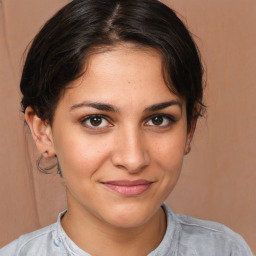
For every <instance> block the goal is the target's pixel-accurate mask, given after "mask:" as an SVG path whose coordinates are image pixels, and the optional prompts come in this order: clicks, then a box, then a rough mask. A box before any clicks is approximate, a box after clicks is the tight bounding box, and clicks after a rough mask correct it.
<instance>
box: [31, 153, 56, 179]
mask: <svg viewBox="0 0 256 256" xmlns="http://www.w3.org/2000/svg"><path fill="white" fill-rule="evenodd" d="M43 157H44V156H43V155H42V154H41V155H40V157H39V158H38V159H37V161H36V167H37V169H38V170H39V171H40V172H42V173H44V174H52V173H53V171H52V172H49V171H50V170H51V169H53V168H54V167H56V166H57V173H58V174H60V175H61V170H60V168H59V162H58V159H57V157H56V156H55V158H56V160H57V162H56V163H55V164H52V165H50V166H48V167H41V166H40V162H41V160H42V159H43Z"/></svg>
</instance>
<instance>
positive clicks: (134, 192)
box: [104, 183, 152, 196]
mask: <svg viewBox="0 0 256 256" xmlns="http://www.w3.org/2000/svg"><path fill="white" fill-rule="evenodd" d="M151 184H152V183H149V184H140V185H131V186H123V185H115V184H106V183H105V184H104V186H106V187H107V188H109V189H111V190H113V191H115V192H117V193H118V194H121V195H123V196H138V195H141V194H143V193H144V192H146V191H147V190H148V189H149V187H150V186H151Z"/></svg>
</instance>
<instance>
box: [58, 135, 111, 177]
mask: <svg viewBox="0 0 256 256" xmlns="http://www.w3.org/2000/svg"><path fill="white" fill-rule="evenodd" d="M77 134H78V133H77ZM99 137H100V136H99ZM99 137H97V136H93V135H92V136H84V135H82V134H81V133H80V135H73V136H72V135H69V137H67V136H65V134H59V135H58V136H57V137H56V139H55V148H56V153H57V157H58V160H59V163H60V166H61V170H62V173H63V176H64V177H65V176H67V175H69V174H72V176H76V177H77V176H81V177H82V176H89V175H93V173H94V172H95V171H96V170H97V169H98V168H99V167H100V166H101V165H102V164H103V163H104V161H105V160H106V159H107V158H108V155H109V151H110V149H109V143H108V141H105V140H103V139H102V138H99Z"/></svg>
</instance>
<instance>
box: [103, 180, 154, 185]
mask: <svg viewBox="0 0 256 256" xmlns="http://www.w3.org/2000/svg"><path fill="white" fill-rule="evenodd" d="M102 183H103V184H110V185H116V186H138V185H149V184H151V183H153V181H148V180H144V179H140V180H111V181H105V182H102Z"/></svg>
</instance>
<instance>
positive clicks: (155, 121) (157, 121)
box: [151, 116, 164, 125]
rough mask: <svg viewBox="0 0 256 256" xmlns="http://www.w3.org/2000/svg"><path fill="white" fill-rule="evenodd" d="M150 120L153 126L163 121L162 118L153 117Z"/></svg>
mask: <svg viewBox="0 0 256 256" xmlns="http://www.w3.org/2000/svg"><path fill="white" fill-rule="evenodd" d="M151 120H152V123H153V124H154V125H161V124H162V123H163V121H164V119H163V117H162V116H155V117H153V118H152V119H151Z"/></svg>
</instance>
